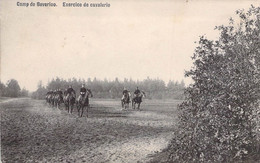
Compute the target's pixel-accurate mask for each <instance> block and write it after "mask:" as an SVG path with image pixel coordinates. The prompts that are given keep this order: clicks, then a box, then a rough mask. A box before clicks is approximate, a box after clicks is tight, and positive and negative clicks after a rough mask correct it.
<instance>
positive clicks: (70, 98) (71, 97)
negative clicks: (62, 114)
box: [64, 93, 76, 114]
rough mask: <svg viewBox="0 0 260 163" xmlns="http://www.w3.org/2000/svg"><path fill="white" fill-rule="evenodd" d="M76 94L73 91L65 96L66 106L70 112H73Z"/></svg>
mask: <svg viewBox="0 0 260 163" xmlns="http://www.w3.org/2000/svg"><path fill="white" fill-rule="evenodd" d="M75 96H76V95H75ZM75 96H74V95H73V94H72V93H68V94H67V95H66V96H65V98H64V104H65V107H66V109H67V110H68V113H71V114H72V111H73V107H74V104H75Z"/></svg>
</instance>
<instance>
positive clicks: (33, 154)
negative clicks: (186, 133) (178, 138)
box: [0, 99, 174, 163]
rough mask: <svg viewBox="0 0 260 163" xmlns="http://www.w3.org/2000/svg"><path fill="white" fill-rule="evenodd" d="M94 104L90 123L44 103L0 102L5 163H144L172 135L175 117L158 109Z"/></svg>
mask: <svg viewBox="0 0 260 163" xmlns="http://www.w3.org/2000/svg"><path fill="white" fill-rule="evenodd" d="M104 103H106V102H104ZM92 104H93V105H92V108H91V109H90V114H89V116H90V118H86V117H83V118H77V116H76V112H75V113H74V114H73V115H69V114H67V113H66V111H65V110H62V111H60V110H58V109H53V108H50V107H48V106H46V105H45V104H44V102H42V101H36V100H30V99H19V100H10V101H8V102H4V103H1V104H0V108H1V109H0V112H1V126H2V128H1V133H2V137H1V140H2V149H3V150H2V151H3V152H2V156H3V157H2V158H3V162H9V161H18V162H129V163H130V162H146V161H148V160H149V156H151V155H152V154H154V153H155V152H158V151H160V150H161V149H163V148H165V147H166V146H167V143H168V141H169V140H170V138H171V134H172V132H173V130H174V127H173V126H174V117H173V116H170V115H169V114H164V113H161V112H156V111H153V110H156V109H153V110H152V111H148V110H147V111H141V112H136V111H130V112H129V111H127V112H122V111H121V110H120V109H119V108H118V106H117V105H116V104H113V103H111V106H109V107H106V106H103V105H100V104H99V103H95V102H92ZM154 107H156V106H154ZM13 155H15V156H16V157H15V158H14V157H13ZM7 160H8V161H7Z"/></svg>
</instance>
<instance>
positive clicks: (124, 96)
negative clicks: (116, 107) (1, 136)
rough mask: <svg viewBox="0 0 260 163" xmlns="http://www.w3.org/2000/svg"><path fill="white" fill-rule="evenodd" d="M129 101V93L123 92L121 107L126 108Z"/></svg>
mask: <svg viewBox="0 0 260 163" xmlns="http://www.w3.org/2000/svg"><path fill="white" fill-rule="evenodd" d="M129 103H130V94H129V93H124V94H123V99H122V100H121V104H122V108H123V109H125V110H126V109H127V108H128V107H129Z"/></svg>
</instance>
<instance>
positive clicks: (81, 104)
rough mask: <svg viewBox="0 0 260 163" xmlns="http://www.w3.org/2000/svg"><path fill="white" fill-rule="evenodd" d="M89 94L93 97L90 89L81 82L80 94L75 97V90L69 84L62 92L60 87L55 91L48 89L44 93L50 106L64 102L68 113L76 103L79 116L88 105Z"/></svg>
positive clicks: (56, 105)
mask: <svg viewBox="0 0 260 163" xmlns="http://www.w3.org/2000/svg"><path fill="white" fill-rule="evenodd" d="M89 96H90V97H93V95H92V92H91V90H90V89H87V88H85V84H82V87H81V88H80V95H79V96H78V98H76V91H75V90H74V89H73V88H72V86H71V85H69V87H68V88H67V89H65V91H64V92H62V91H61V90H60V89H57V90H55V91H53V90H50V91H49V92H47V94H46V102H47V103H49V104H50V105H52V106H55V107H57V108H59V106H60V104H61V103H64V104H65V107H66V109H67V110H68V112H69V113H72V111H73V107H74V105H75V104H76V107H77V109H78V114H79V116H82V115H83V110H84V108H85V107H87V112H88V107H89Z"/></svg>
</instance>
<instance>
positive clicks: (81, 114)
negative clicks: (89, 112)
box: [80, 106, 85, 117]
mask: <svg viewBox="0 0 260 163" xmlns="http://www.w3.org/2000/svg"><path fill="white" fill-rule="evenodd" d="M84 109H85V106H82V109H81V112H80V117H82V116H83V111H84Z"/></svg>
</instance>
